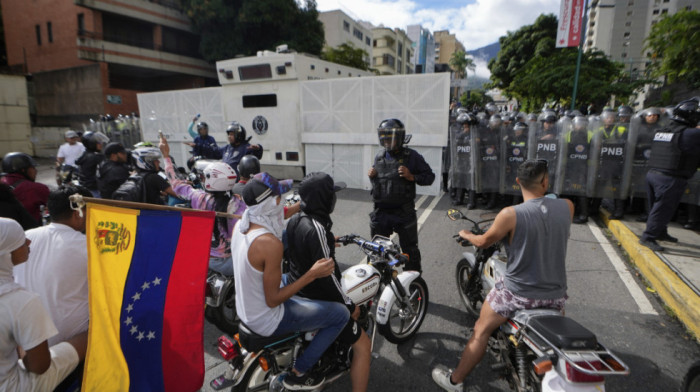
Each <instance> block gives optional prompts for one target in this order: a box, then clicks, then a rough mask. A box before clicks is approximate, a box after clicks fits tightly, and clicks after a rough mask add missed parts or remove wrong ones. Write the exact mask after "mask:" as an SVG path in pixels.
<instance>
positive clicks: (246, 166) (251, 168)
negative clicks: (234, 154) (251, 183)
mask: <svg viewBox="0 0 700 392" xmlns="http://www.w3.org/2000/svg"><path fill="white" fill-rule="evenodd" d="M258 173H260V161H259V160H258V158H257V157H255V156H254V155H244V156H243V158H241V161H240V162H238V174H239V175H240V176H241V178H251V177H253V176H254V175H256V174H258Z"/></svg>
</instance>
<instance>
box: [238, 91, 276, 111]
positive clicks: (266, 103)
mask: <svg viewBox="0 0 700 392" xmlns="http://www.w3.org/2000/svg"><path fill="white" fill-rule="evenodd" d="M275 106H277V94H261V95H244V96H243V107H244V108H269V107H275Z"/></svg>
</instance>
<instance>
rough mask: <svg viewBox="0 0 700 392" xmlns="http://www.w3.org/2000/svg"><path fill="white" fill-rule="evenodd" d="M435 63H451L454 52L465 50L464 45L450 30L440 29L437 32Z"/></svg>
mask: <svg viewBox="0 0 700 392" xmlns="http://www.w3.org/2000/svg"><path fill="white" fill-rule="evenodd" d="M434 36H435V64H449V62H450V57H452V54H453V53H454V52H457V51H459V50H461V51H465V50H464V45H462V43H461V42H459V40H458V39H457V37H456V36H455V35H454V34H450V31H449V30H439V31H436V32H435V34H434Z"/></svg>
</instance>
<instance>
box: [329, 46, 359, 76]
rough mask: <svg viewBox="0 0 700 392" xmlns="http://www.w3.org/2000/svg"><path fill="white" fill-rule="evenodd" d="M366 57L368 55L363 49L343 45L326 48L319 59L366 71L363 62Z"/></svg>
mask: <svg viewBox="0 0 700 392" xmlns="http://www.w3.org/2000/svg"><path fill="white" fill-rule="evenodd" d="M366 56H368V53H367V52H366V51H365V50H364V49H361V48H355V46H354V45H353V44H352V43H350V44H347V43H343V44H340V45H339V46H338V47H337V48H330V47H329V48H326V50H324V51H323V53H322V54H321V59H323V60H326V61H330V62H332V63H336V64H342V65H347V66H349V67H355V68H358V69H361V70H364V71H367V70H368V69H369V68H368V66H367V63H365V60H364V58H365V57H366Z"/></svg>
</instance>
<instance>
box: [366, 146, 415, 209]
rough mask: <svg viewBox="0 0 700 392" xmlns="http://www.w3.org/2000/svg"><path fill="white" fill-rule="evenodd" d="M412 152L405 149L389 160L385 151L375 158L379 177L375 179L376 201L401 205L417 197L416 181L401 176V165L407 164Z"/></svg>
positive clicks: (375, 167) (374, 193)
mask: <svg viewBox="0 0 700 392" xmlns="http://www.w3.org/2000/svg"><path fill="white" fill-rule="evenodd" d="M409 155H410V152H409V150H408V149H405V148H404V149H403V151H401V152H400V153H399V154H398V156H397V157H395V159H393V160H391V161H388V160H387V159H386V157H385V155H384V151H381V152H380V153H379V154H377V157H376V158H375V159H374V169H375V170H377V177H376V179H375V180H374V181H373V183H374V189H373V190H372V197H373V198H374V202H375V203H381V204H389V205H395V206H401V205H404V204H408V203H413V201H414V200H415V198H416V183H415V182H412V181H408V180H406V179H405V178H401V177H399V166H406V164H407V162H408V157H409Z"/></svg>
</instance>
